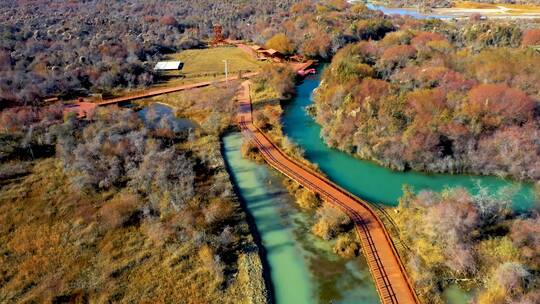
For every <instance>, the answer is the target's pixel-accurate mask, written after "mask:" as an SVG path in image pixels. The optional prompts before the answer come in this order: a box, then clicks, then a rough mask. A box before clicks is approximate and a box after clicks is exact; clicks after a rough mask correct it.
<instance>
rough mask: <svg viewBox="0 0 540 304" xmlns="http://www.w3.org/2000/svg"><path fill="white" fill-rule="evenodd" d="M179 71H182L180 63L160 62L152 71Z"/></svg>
mask: <svg viewBox="0 0 540 304" xmlns="http://www.w3.org/2000/svg"><path fill="white" fill-rule="evenodd" d="M180 69H182V62H181V61H160V62H158V63H156V66H155V67H154V71H177V70H180Z"/></svg>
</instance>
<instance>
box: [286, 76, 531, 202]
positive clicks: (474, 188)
mask: <svg viewBox="0 0 540 304" xmlns="http://www.w3.org/2000/svg"><path fill="white" fill-rule="evenodd" d="M319 72H320V71H319ZM320 75H321V73H317V74H316V75H310V76H309V77H307V78H306V79H305V80H304V81H303V82H302V83H301V84H300V85H298V86H297V87H296V93H297V95H296V97H295V98H294V99H292V100H291V101H290V102H287V103H286V104H285V105H284V112H283V116H282V123H283V132H284V133H285V135H287V136H288V137H289V138H291V139H292V140H293V141H294V142H295V143H296V144H298V145H299V146H300V147H301V148H302V149H303V150H304V151H305V158H306V159H308V160H309V161H311V162H312V163H315V164H317V165H318V166H319V168H320V169H321V170H322V171H323V172H324V173H325V174H326V175H327V176H328V178H329V179H330V180H332V181H333V182H335V183H336V184H338V185H339V186H341V187H343V188H345V189H346V190H347V191H349V192H351V193H352V194H354V195H356V196H358V197H360V198H363V199H365V200H367V201H369V202H374V203H382V204H385V205H389V206H395V205H397V202H398V199H399V197H400V196H401V195H402V188H403V186H404V185H406V184H407V185H410V186H412V187H413V189H414V190H415V191H421V190H433V191H441V190H443V189H444V188H447V187H458V186H460V187H464V188H466V189H468V190H469V191H471V192H472V193H479V191H480V189H481V188H485V189H487V190H488V192H489V193H490V194H496V193H498V192H503V191H509V189H511V190H513V191H516V193H515V194H514V195H513V207H514V209H516V210H526V209H529V208H531V207H532V205H533V201H534V200H533V191H532V186H531V185H530V184H524V183H518V182H512V181H508V180H504V179H501V178H497V177H493V176H471V175H464V174H458V175H450V174H427V173H421V172H414V171H406V172H399V171H393V170H390V169H388V168H385V167H382V166H379V165H377V164H375V163H373V162H369V161H365V160H360V159H357V158H355V157H353V156H351V155H349V154H347V153H345V152H341V151H338V150H336V149H332V148H330V147H328V146H327V145H326V143H325V142H324V140H323V139H322V138H321V137H320V131H321V127H320V126H319V125H318V124H317V123H316V122H315V121H314V120H313V118H312V117H311V116H309V115H308V114H307V112H306V110H305V107H306V106H308V105H310V104H312V98H311V97H312V93H313V90H315V89H316V88H317V87H318V86H319V83H320ZM480 186H481V187H480Z"/></svg>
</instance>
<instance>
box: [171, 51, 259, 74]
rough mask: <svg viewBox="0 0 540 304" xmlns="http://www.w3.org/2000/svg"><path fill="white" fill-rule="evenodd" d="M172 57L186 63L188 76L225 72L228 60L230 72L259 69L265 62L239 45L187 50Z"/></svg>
mask: <svg viewBox="0 0 540 304" xmlns="http://www.w3.org/2000/svg"><path fill="white" fill-rule="evenodd" d="M170 59H173V60H180V61H182V62H183V63H184V67H183V68H182V73H184V74H185V75H186V76H188V77H189V76H190V75H193V74H200V73H217V74H223V73H224V69H225V63H224V62H223V60H227V61H228V65H229V73H231V74H233V73H237V72H238V71H248V70H249V71H258V70H260V69H261V67H262V66H263V65H264V63H261V62H258V61H256V60H255V59H253V58H252V57H251V56H249V55H248V54H246V53H245V52H244V51H242V50H241V49H239V48H237V47H219V48H209V49H199V50H185V51H182V52H180V53H177V54H174V55H171V56H170Z"/></svg>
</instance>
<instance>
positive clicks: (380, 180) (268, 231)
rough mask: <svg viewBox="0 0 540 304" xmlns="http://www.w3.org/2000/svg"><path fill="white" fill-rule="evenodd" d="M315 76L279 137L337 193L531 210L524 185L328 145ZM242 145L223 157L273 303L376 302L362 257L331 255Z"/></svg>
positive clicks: (277, 180)
mask: <svg viewBox="0 0 540 304" xmlns="http://www.w3.org/2000/svg"><path fill="white" fill-rule="evenodd" d="M319 72H320V69H319ZM320 74H321V73H318V74H316V75H311V76H308V77H307V78H306V79H305V80H304V81H303V82H302V83H301V84H299V85H298V86H297V95H296V97H295V98H294V99H293V100H291V101H289V102H287V103H286V104H285V105H284V114H283V117H282V122H283V125H284V133H285V134H286V135H287V136H288V137H290V138H291V139H292V140H293V141H294V142H296V143H297V144H298V145H299V146H300V147H301V148H302V149H303V150H304V151H305V157H306V158H307V159H308V160H310V161H311V162H313V163H316V164H317V165H318V166H319V168H320V169H321V170H322V171H323V172H324V173H325V174H326V175H327V176H328V177H329V178H330V179H332V180H333V181H334V182H336V183H337V184H339V185H340V186H342V187H344V188H346V189H347V190H349V191H350V192H352V193H354V194H355V195H357V196H360V197H362V198H364V199H367V200H369V201H371V202H376V203H382V204H385V205H392V206H394V205H396V204H397V199H398V198H399V197H400V196H401V193H402V187H403V185H404V184H408V185H411V186H412V187H413V188H414V189H415V190H416V191H420V190H426V189H428V190H435V191H439V190H442V189H444V188H445V187H455V186H461V187H465V188H467V189H469V190H470V191H472V192H474V193H478V192H479V189H481V188H483V189H486V190H487V192H488V193H489V194H497V192H501V191H506V192H508V189H509V188H511V189H512V190H513V191H514V192H515V194H514V196H513V207H514V208H515V209H517V210H524V209H528V208H530V207H531V205H532V201H533V199H532V198H533V194H532V187H531V186H530V185H527V184H520V183H514V182H511V181H507V180H503V179H499V178H496V177H486V176H469V175H448V174H424V173H420V172H412V171H408V172H397V171H392V170H389V169H386V168H384V167H381V166H378V165H376V164H374V163H371V162H369V161H363V160H359V159H357V158H354V157H352V156H350V155H348V154H346V153H343V152H340V151H338V150H335V149H332V148H330V147H328V146H326V144H325V143H324V141H323V140H322V139H321V138H320V136H319V134H320V126H319V125H318V124H316V123H315V121H314V120H313V118H312V117H310V116H309V115H308V114H307V112H306V111H305V107H306V106H308V105H310V104H311V103H312V99H311V97H312V93H313V90H314V89H316V88H317V86H318V85H319V83H320ZM152 107H153V108H154V109H153V110H152V111H151V112H153V113H147V111H148V109H149V108H150V107H146V108H145V109H143V110H142V111H141V113H140V114H141V116H143V117H144V118H145V120H146V121H147V123H152V122H150V121H154V123H157V122H158V121H159V120H160V119H162V118H163V117H164V116H166V117H167V119H173V120H174V122H175V123H173V126H177V127H179V128H186V127H188V128H189V127H191V125H190V124H191V122H190V121H188V120H185V119H174V118H172V117H171V112H172V111H171V110H170V109H169V108H168V107H166V106H163V105H153V106H152ZM152 117H154V118H152ZM193 126H195V125H193ZM241 143H242V135H241V134H240V133H237V132H235V133H230V134H228V135H226V136H224V138H223V151H224V158H225V160H226V162H227V165H228V168H229V172H230V173H231V177H232V179H233V182H234V183H235V185H236V187H237V191H238V195H239V197H240V198H241V200H242V202H243V204H244V206H245V208H246V209H247V211H248V213H249V215H250V218H251V220H252V222H253V224H254V226H255V227H254V228H255V229H256V231H257V234H258V236H259V238H260V245H262V248H261V249H262V251H263V252H264V254H263V255H262V258H263V259H264V260H265V264H266V265H267V267H266V268H267V269H266V272H267V275H268V276H269V278H270V279H269V282H268V285H270V289H271V294H272V298H273V300H274V301H275V302H276V303H278V304H288V303H291V304H302V303H379V299H378V297H377V293H376V290H375V286H374V284H373V281H372V279H371V276H370V275H369V272H368V268H367V265H366V263H365V260H364V258H363V257H360V258H357V259H353V260H349V261H347V260H344V259H341V258H339V257H337V256H336V255H335V254H333V253H332V249H331V244H330V243H329V242H323V241H320V240H319V239H317V238H316V237H314V236H313V234H312V233H311V232H310V227H311V226H312V224H313V222H312V221H313V218H314V216H313V214H309V213H306V212H305V211H300V210H299V209H298V207H297V206H296V204H295V203H294V198H292V197H291V196H290V195H289V194H288V193H287V191H286V190H285V189H284V187H283V185H282V184H281V177H280V175H279V173H277V172H276V171H274V170H272V169H270V168H269V167H268V166H266V165H263V164H257V163H255V162H253V161H251V160H247V159H244V158H242V155H241V152H240V146H241ZM444 298H445V301H446V302H447V303H451V304H454V303H455V304H458V303H466V302H467V299H468V298H470V294H468V293H467V292H464V291H462V290H460V289H459V288H457V286H450V287H449V288H447V289H446V290H445V292H444Z"/></svg>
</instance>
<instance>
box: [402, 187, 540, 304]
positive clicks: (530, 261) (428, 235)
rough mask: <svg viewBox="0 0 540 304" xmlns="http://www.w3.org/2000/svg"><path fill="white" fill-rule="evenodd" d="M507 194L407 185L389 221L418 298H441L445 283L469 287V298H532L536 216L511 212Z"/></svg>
mask: <svg viewBox="0 0 540 304" xmlns="http://www.w3.org/2000/svg"><path fill="white" fill-rule="evenodd" d="M510 204H511V200H510V199H509V198H505V197H504V196H502V195H498V196H497V197H493V196H489V195H488V194H487V191H480V193H479V194H477V195H472V194H470V193H468V192H467V191H466V190H464V189H460V188H455V189H447V190H445V191H443V192H441V193H435V192H425V191H424V192H420V193H418V194H414V193H412V192H411V189H409V188H408V187H405V188H404V195H403V197H402V198H401V200H400V205H399V207H398V208H397V209H396V210H395V213H394V214H395V215H394V216H393V217H394V220H395V222H396V223H397V225H398V227H399V229H400V231H401V232H400V234H401V235H400V237H401V239H402V240H403V241H404V242H405V244H407V245H408V248H409V249H410V251H406V252H405V256H406V257H407V265H406V266H407V268H408V271H409V274H410V275H411V276H412V278H413V281H414V285H415V289H416V290H417V291H418V292H419V294H420V296H421V297H422V298H423V299H424V301H425V303H443V301H442V299H441V291H442V290H443V289H444V288H446V287H447V286H448V285H450V284H458V286H460V287H461V288H463V289H465V290H470V289H473V290H474V303H485V304H487V303H489V304H498V303H501V304H502V303H537V302H538V301H539V299H540V293H538V286H539V284H540V278H539V276H538V271H539V270H540V255H539V253H540V238H539V236H540V234H539V232H540V230H539V229H540V225H539V224H540V218H539V215H538V213H537V211H530V212H528V213H525V214H523V213H522V214H517V213H515V212H513V211H512V210H511V209H510Z"/></svg>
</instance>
